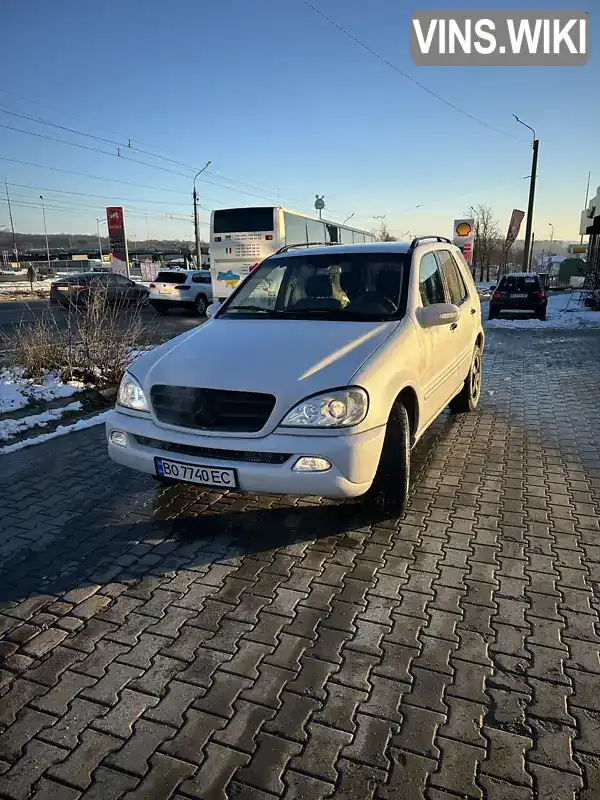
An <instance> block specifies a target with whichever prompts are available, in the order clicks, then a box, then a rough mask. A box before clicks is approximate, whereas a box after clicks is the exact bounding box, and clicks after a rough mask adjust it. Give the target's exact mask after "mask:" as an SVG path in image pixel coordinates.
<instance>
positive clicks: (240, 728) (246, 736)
mask: <svg viewBox="0 0 600 800" xmlns="http://www.w3.org/2000/svg"><path fill="white" fill-rule="evenodd" d="M234 708H235V714H234V715H233V717H232V718H231V719H230V721H229V722H228V723H227V725H226V726H225V727H224V728H222V729H221V730H218V731H216V732H215V733H214V734H213V739H214V740H215V741H217V742H220V743H221V744H224V745H230V746H231V747H233V748H235V749H236V750H242V751H243V752H245V753H253V752H254V750H255V749H256V737H257V735H258V732H259V731H260V729H261V728H262V726H263V725H264V724H265V722H267V720H270V719H272V718H273V717H274V715H275V711H274V710H273V709H270V708H266V707H265V706H262V705H256V704H255V703H249V702H247V701H246V700H237V701H236V702H235V704H234Z"/></svg>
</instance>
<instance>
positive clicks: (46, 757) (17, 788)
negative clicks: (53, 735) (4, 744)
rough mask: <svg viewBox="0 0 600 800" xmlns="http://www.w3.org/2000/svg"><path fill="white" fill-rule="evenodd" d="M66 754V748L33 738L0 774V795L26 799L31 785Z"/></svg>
mask: <svg viewBox="0 0 600 800" xmlns="http://www.w3.org/2000/svg"><path fill="white" fill-rule="evenodd" d="M67 755H68V752H67V751H66V750H62V749H61V748H59V747H54V746H53V745H51V744H46V743H45V742H38V741H36V740H35V739H34V740H33V741H31V742H30V743H29V745H28V747H27V749H26V751H25V753H24V754H23V755H22V756H21V758H20V759H19V760H18V761H17V762H16V763H15V764H14V765H13V766H12V767H11V768H10V769H9V770H8V772H5V773H4V775H1V776H0V796H2V797H7V798H10V800H27V798H28V797H29V796H30V794H31V789H32V787H33V786H34V784H35V783H36V782H37V781H38V780H39V779H40V778H41V777H42V775H43V774H44V773H45V772H46V770H47V769H48V768H49V767H51V766H52V765H53V764H57V763H58V762H59V761H62V759H63V758H65V757H66V756H67Z"/></svg>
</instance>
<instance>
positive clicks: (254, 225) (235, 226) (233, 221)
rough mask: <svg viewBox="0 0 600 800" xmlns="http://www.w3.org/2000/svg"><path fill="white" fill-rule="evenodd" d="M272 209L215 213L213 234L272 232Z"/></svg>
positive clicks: (228, 210) (257, 208)
mask: <svg viewBox="0 0 600 800" xmlns="http://www.w3.org/2000/svg"><path fill="white" fill-rule="evenodd" d="M274 210H275V209H274V208H273V206H270V207H256V208H225V209H222V210H220V211H215V213H214V218H213V233H217V234H218V233H241V232H243V233H254V232H257V231H260V232H263V231H272V230H273V228H274V224H273V219H274V215H273V212H274Z"/></svg>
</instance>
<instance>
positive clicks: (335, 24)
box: [302, 0, 522, 141]
mask: <svg viewBox="0 0 600 800" xmlns="http://www.w3.org/2000/svg"><path fill="white" fill-rule="evenodd" d="M302 2H303V3H305V4H306V5H307V6H308V7H309V8H310V9H312V10H313V11H314V12H315V13H316V14H318V15H319V16H320V17H323V19H324V20H327V22H329V24H330V25H333V27H334V28H337V29H338V30H339V31H341V32H342V33H343V34H344V35H345V36H347V37H348V38H349V39H352V41H353V42H355V43H356V44H358V45H359V46H360V47H362V48H363V50H366V51H367V52H368V53H371V55H373V56H375V58H378V59H379V60H380V61H383V63H384V64H387V66H388V67H391V68H392V69H393V70H394V71H395V72H397V73H398V74H400V75H402V77H403V78H406V79H407V80H409V81H410V82H411V83H414V84H415V86H418V87H419V89H423V91H424V92H427V94H430V95H431V96H432V97H435V98H436V100H439V101H440V102H442V103H444V104H445V105H447V106H449V107H450V108H453V109H454V110H455V111H458V113H459V114H462V115H463V116H465V117H468V118H469V119H471V120H473V122H478V123H479V124H480V125H483V126H484V127H485V128H489V129H490V130H492V131H496V133H501V134H502V136H507V137H508V138H509V139H516V140H517V141H522V140H521V139H519V137H518V136H513V135H512V134H511V133H507V132H506V131H503V130H501V129H500V128H496V127H494V125H490V124H489V122H484V120H482V119H479V117H476V116H474V115H473V114H469V112H468V111H465V110H464V109H462V108H460V106H457V105H455V104H454V103H452V102H450V100H446V98H445V97H442V96H441V95H439V94H437V93H436V92H434V91H432V90H431V89H428V88H427V86H424V85H423V84H422V83H420V82H419V81H418V80H416V79H415V78H413V77H412V76H411V75H409V74H408V73H407V72H404V71H403V70H401V69H400V68H399V67H397V66H396V65H395V64H393V63H392V62H391V61H389V60H388V59H387V58H385V56H382V55H381V53H378V52H377V50H373V48H372V47H369V45H368V44H365V43H364V42H363V41H361V40H360V39H358V38H357V37H356V36H354V34H352V33H350V31H348V30H346V28H343V27H342V26H341V25H340V24H339V23H338V22H336V21H335V20H333V19H331V17H328V16H327V14H324V13H323V12H322V11H321V10H320V9H318V8H317V7H316V6H313V4H312V3H310V2H309V0H302Z"/></svg>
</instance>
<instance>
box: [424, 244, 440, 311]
mask: <svg viewBox="0 0 600 800" xmlns="http://www.w3.org/2000/svg"><path fill="white" fill-rule="evenodd" d="M419 291H420V292H421V302H422V303H423V305H424V306H432V305H435V303H445V302H446V294H445V292H444V282H443V280H442V274H441V272H440V269H439V267H438V263H437V261H436V258H435V256H434V255H433V253H426V254H425V255H424V256H423V258H422V259H421V266H420V267H419Z"/></svg>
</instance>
